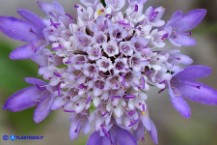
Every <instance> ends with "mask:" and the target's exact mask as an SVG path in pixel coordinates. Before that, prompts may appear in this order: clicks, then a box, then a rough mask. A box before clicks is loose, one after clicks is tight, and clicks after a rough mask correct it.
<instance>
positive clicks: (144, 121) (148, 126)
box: [141, 114, 152, 131]
mask: <svg viewBox="0 0 217 145" xmlns="http://www.w3.org/2000/svg"><path fill="white" fill-rule="evenodd" d="M141 121H142V124H143V125H144V126H145V128H146V129H147V130H148V131H150V130H151V122H152V121H151V119H150V118H149V116H148V115H146V114H145V115H142V116H141Z"/></svg>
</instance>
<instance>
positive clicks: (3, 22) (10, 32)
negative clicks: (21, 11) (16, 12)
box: [0, 16, 38, 42]
mask: <svg viewBox="0 0 217 145" xmlns="http://www.w3.org/2000/svg"><path fill="white" fill-rule="evenodd" d="M0 31H1V32H2V33H4V34H5V35H7V36H8V37H10V38H12V39H16V40H20V41H24V42H33V41H35V40H37V39H38V36H37V35H35V33H34V32H37V28H36V27H35V26H33V25H32V24H30V23H28V22H25V21H23V20H20V19H16V18H14V17H3V16H0Z"/></svg>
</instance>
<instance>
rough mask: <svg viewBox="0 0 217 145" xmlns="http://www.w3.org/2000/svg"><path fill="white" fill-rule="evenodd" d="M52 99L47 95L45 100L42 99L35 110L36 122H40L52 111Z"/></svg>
mask: <svg viewBox="0 0 217 145" xmlns="http://www.w3.org/2000/svg"><path fill="white" fill-rule="evenodd" d="M50 101H51V99H50V97H46V98H45V99H44V100H43V101H41V102H40V103H39V104H38V106H37V107H36V109H35V112H34V122H35V123H40V122H41V121H43V120H44V119H45V118H46V117H47V116H48V114H49V113H50V104H51V103H50Z"/></svg>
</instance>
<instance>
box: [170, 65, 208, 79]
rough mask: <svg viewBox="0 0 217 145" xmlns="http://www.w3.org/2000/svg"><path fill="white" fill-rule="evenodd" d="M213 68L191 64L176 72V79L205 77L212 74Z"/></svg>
mask: <svg viewBox="0 0 217 145" xmlns="http://www.w3.org/2000/svg"><path fill="white" fill-rule="evenodd" d="M211 71H212V70H211V68H210V67H208V66H204V65H196V66H189V67H187V68H185V69H184V70H182V71H181V72H179V73H178V74H176V75H175V76H174V79H180V80H186V79H187V80H194V79H199V78H204V77H207V76H209V75H210V73H211Z"/></svg>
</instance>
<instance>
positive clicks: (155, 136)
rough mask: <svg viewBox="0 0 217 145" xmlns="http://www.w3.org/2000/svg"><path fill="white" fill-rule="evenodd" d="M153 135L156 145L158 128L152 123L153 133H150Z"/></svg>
mask: <svg viewBox="0 0 217 145" xmlns="http://www.w3.org/2000/svg"><path fill="white" fill-rule="evenodd" d="M149 133H150V135H151V138H152V140H153V142H154V143H155V144H158V134H157V128H156V126H155V124H154V123H153V122H152V124H151V131H150V132H149Z"/></svg>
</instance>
